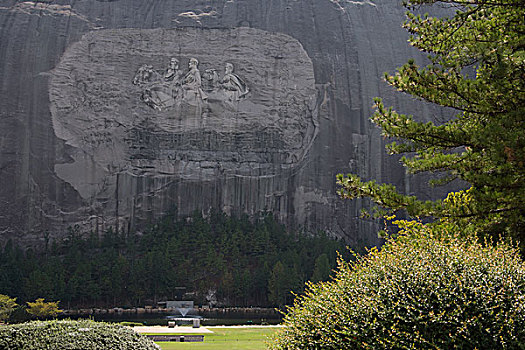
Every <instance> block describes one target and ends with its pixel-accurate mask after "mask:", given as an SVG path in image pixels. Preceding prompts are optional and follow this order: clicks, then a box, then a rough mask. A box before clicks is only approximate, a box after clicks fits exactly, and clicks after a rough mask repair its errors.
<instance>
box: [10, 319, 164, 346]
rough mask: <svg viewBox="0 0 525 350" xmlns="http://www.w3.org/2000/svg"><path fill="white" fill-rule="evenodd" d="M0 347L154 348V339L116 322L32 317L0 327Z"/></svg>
mask: <svg viewBox="0 0 525 350" xmlns="http://www.w3.org/2000/svg"><path fill="white" fill-rule="evenodd" d="M0 349H2V350H15V349H16V350H20V349H24V350H33V349H49V350H51V349H53V350H55V349H75V350H80V349H82V350H95V349H97V350H99V349H100V350H112V349H119V350H126V349H130V350H131V349H141V350H143V349H144V350H149V349H151V350H158V349H160V348H159V347H158V346H157V345H156V344H155V343H154V342H152V341H151V340H149V339H147V338H146V337H144V336H142V335H139V334H137V333H135V332H134V331H133V330H132V329H131V328H128V327H124V326H120V325H117V324H110V323H102V322H94V321H91V320H82V321H69V320H67V321H56V320H55V321H33V322H28V323H23V324H18V325H9V326H3V327H0Z"/></svg>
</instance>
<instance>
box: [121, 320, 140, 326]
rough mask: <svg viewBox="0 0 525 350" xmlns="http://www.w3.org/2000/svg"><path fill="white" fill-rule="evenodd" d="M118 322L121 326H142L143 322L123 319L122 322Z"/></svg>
mask: <svg viewBox="0 0 525 350" xmlns="http://www.w3.org/2000/svg"><path fill="white" fill-rule="evenodd" d="M119 324H120V325H122V326H127V327H140V326H144V324H143V323H140V322H130V321H123V322H120V323H119Z"/></svg>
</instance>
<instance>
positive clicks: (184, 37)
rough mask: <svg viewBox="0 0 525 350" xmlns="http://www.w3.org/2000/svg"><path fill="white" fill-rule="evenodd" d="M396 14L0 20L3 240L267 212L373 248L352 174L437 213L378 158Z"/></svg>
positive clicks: (353, 5)
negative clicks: (346, 186) (379, 109)
mask: <svg viewBox="0 0 525 350" xmlns="http://www.w3.org/2000/svg"><path fill="white" fill-rule="evenodd" d="M403 12H404V9H403V8H402V7H401V6H400V4H399V3H397V2H396V1H388V0H378V1H374V2H371V1H367V0H362V1H359V0H358V1H344V0H339V1H336V0H304V1H298V0H228V1H226V0H214V1H203V0H192V1H190V0H182V1H173V0H148V1H145V0H115V1H102V0H82V1H80V0H76V1H75V0H62V1H45V2H44V1H39V2H31V1H27V2H21V1H14V0H4V1H2V4H0V81H1V85H0V89H1V93H0V209H1V210H0V211H1V214H0V236H1V240H2V241H5V240H6V239H11V238H12V239H14V240H15V241H18V242H24V244H27V245H33V244H36V245H38V244H42V242H43V240H44V237H45V236H47V233H45V232H48V233H49V235H51V236H53V237H54V236H59V235H63V234H64V232H66V230H67V227H68V226H71V225H74V224H78V225H80V226H81V227H84V228H87V229H92V230H101V229H104V228H107V227H109V226H115V224H116V223H117V222H118V224H119V228H120V229H124V230H133V229H135V228H140V225H141V224H143V223H145V222H147V221H148V220H151V219H153V218H155V217H158V216H160V215H162V214H164V213H167V212H169V211H170V210H172V209H173V208H174V207H176V208H177V210H178V212H179V214H180V215H187V214H189V213H191V212H192V211H193V210H195V209H200V210H203V211H204V212H206V211H208V210H209V209H210V208H216V209H219V210H223V211H226V212H228V213H234V214H238V213H243V212H244V213H249V214H253V213H256V212H259V211H262V210H270V211H273V212H275V213H276V214H277V215H278V216H279V218H280V219H281V220H282V222H284V223H286V224H287V225H288V226H289V227H291V228H304V229H307V230H310V231H315V230H326V231H328V232H330V233H332V234H333V235H337V236H339V237H344V238H345V239H346V240H347V241H348V242H349V243H350V244H351V245H363V244H367V245H370V244H377V243H378V239H377V237H376V231H377V227H376V224H374V223H372V222H366V221H363V220H360V219H359V218H358V216H359V211H360V209H361V207H362V206H363V205H364V204H363V203H362V202H360V201H355V202H349V201H343V200H341V199H339V198H338V197H337V196H336V194H335V190H336V186H335V174H337V173H339V172H355V173H358V174H360V175H362V176H363V177H365V178H375V179H378V180H379V181H388V182H393V183H395V184H397V185H398V186H400V187H401V188H404V189H405V190H406V191H407V192H410V193H414V192H415V193H418V194H420V195H423V196H434V195H436V194H435V193H431V192H430V191H429V190H428V189H425V188H424V187H423V186H422V185H421V183H422V181H409V180H411V179H409V178H408V177H407V175H405V173H404V170H403V169H402V168H401V167H400V166H399V164H398V163H397V161H396V160H395V159H393V158H391V157H388V156H386V155H385V153H384V151H383V141H382V140H381V137H380V135H379V131H378V130H377V129H375V128H374V127H373V126H372V125H371V124H370V122H369V121H368V118H369V116H370V114H371V113H372V110H371V107H370V106H371V105H372V98H373V97H375V96H383V97H385V98H386V102H387V103H392V104H394V105H395V106H397V107H399V108H400V109H402V110H404V111H406V110H409V111H411V112H412V113H413V114H416V115H422V116H428V117H429V118H430V116H434V115H439V111H437V110H436V111H434V110H432V109H431V107H429V106H425V105H421V104H416V103H414V102H413V101H411V100H410V99H408V98H403V97H402V96H400V95H396V94H395V93H394V92H393V91H392V90H391V89H390V88H389V87H388V86H386V84H384V83H383V82H382V81H381V74H382V72H384V71H390V72H392V71H393V70H394V69H395V67H397V66H399V65H401V64H402V63H404V62H405V61H406V60H407V59H408V58H410V57H414V58H416V59H421V58H422V56H421V55H420V54H419V53H418V52H416V51H415V50H413V49H411V48H409V47H408V45H407V43H406V39H407V35H406V33H405V32H404V30H403V29H402V28H401V27H400V24H401V22H402V21H403Z"/></svg>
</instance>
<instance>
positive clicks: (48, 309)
mask: <svg viewBox="0 0 525 350" xmlns="http://www.w3.org/2000/svg"><path fill="white" fill-rule="evenodd" d="M58 303H59V302H58V301H49V302H45V301H44V298H38V299H37V300H35V301H34V302H29V301H28V302H27V309H26V311H27V313H28V314H30V315H33V316H35V317H36V318H47V317H55V316H56V315H58V314H59V313H60V312H62V310H60V309H59V308H58Z"/></svg>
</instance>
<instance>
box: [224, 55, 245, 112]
mask: <svg viewBox="0 0 525 350" xmlns="http://www.w3.org/2000/svg"><path fill="white" fill-rule="evenodd" d="M220 84H221V89H222V90H223V91H224V92H225V94H226V96H227V98H228V102H230V103H233V102H236V101H239V100H240V99H241V98H243V97H244V96H246V95H247V94H248V92H250V90H249V89H248V86H247V85H246V83H245V82H244V81H243V80H242V79H241V78H240V77H239V76H238V75H237V74H235V73H233V64H231V63H226V67H225V71H224V76H223V77H222V79H221V81H220Z"/></svg>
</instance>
